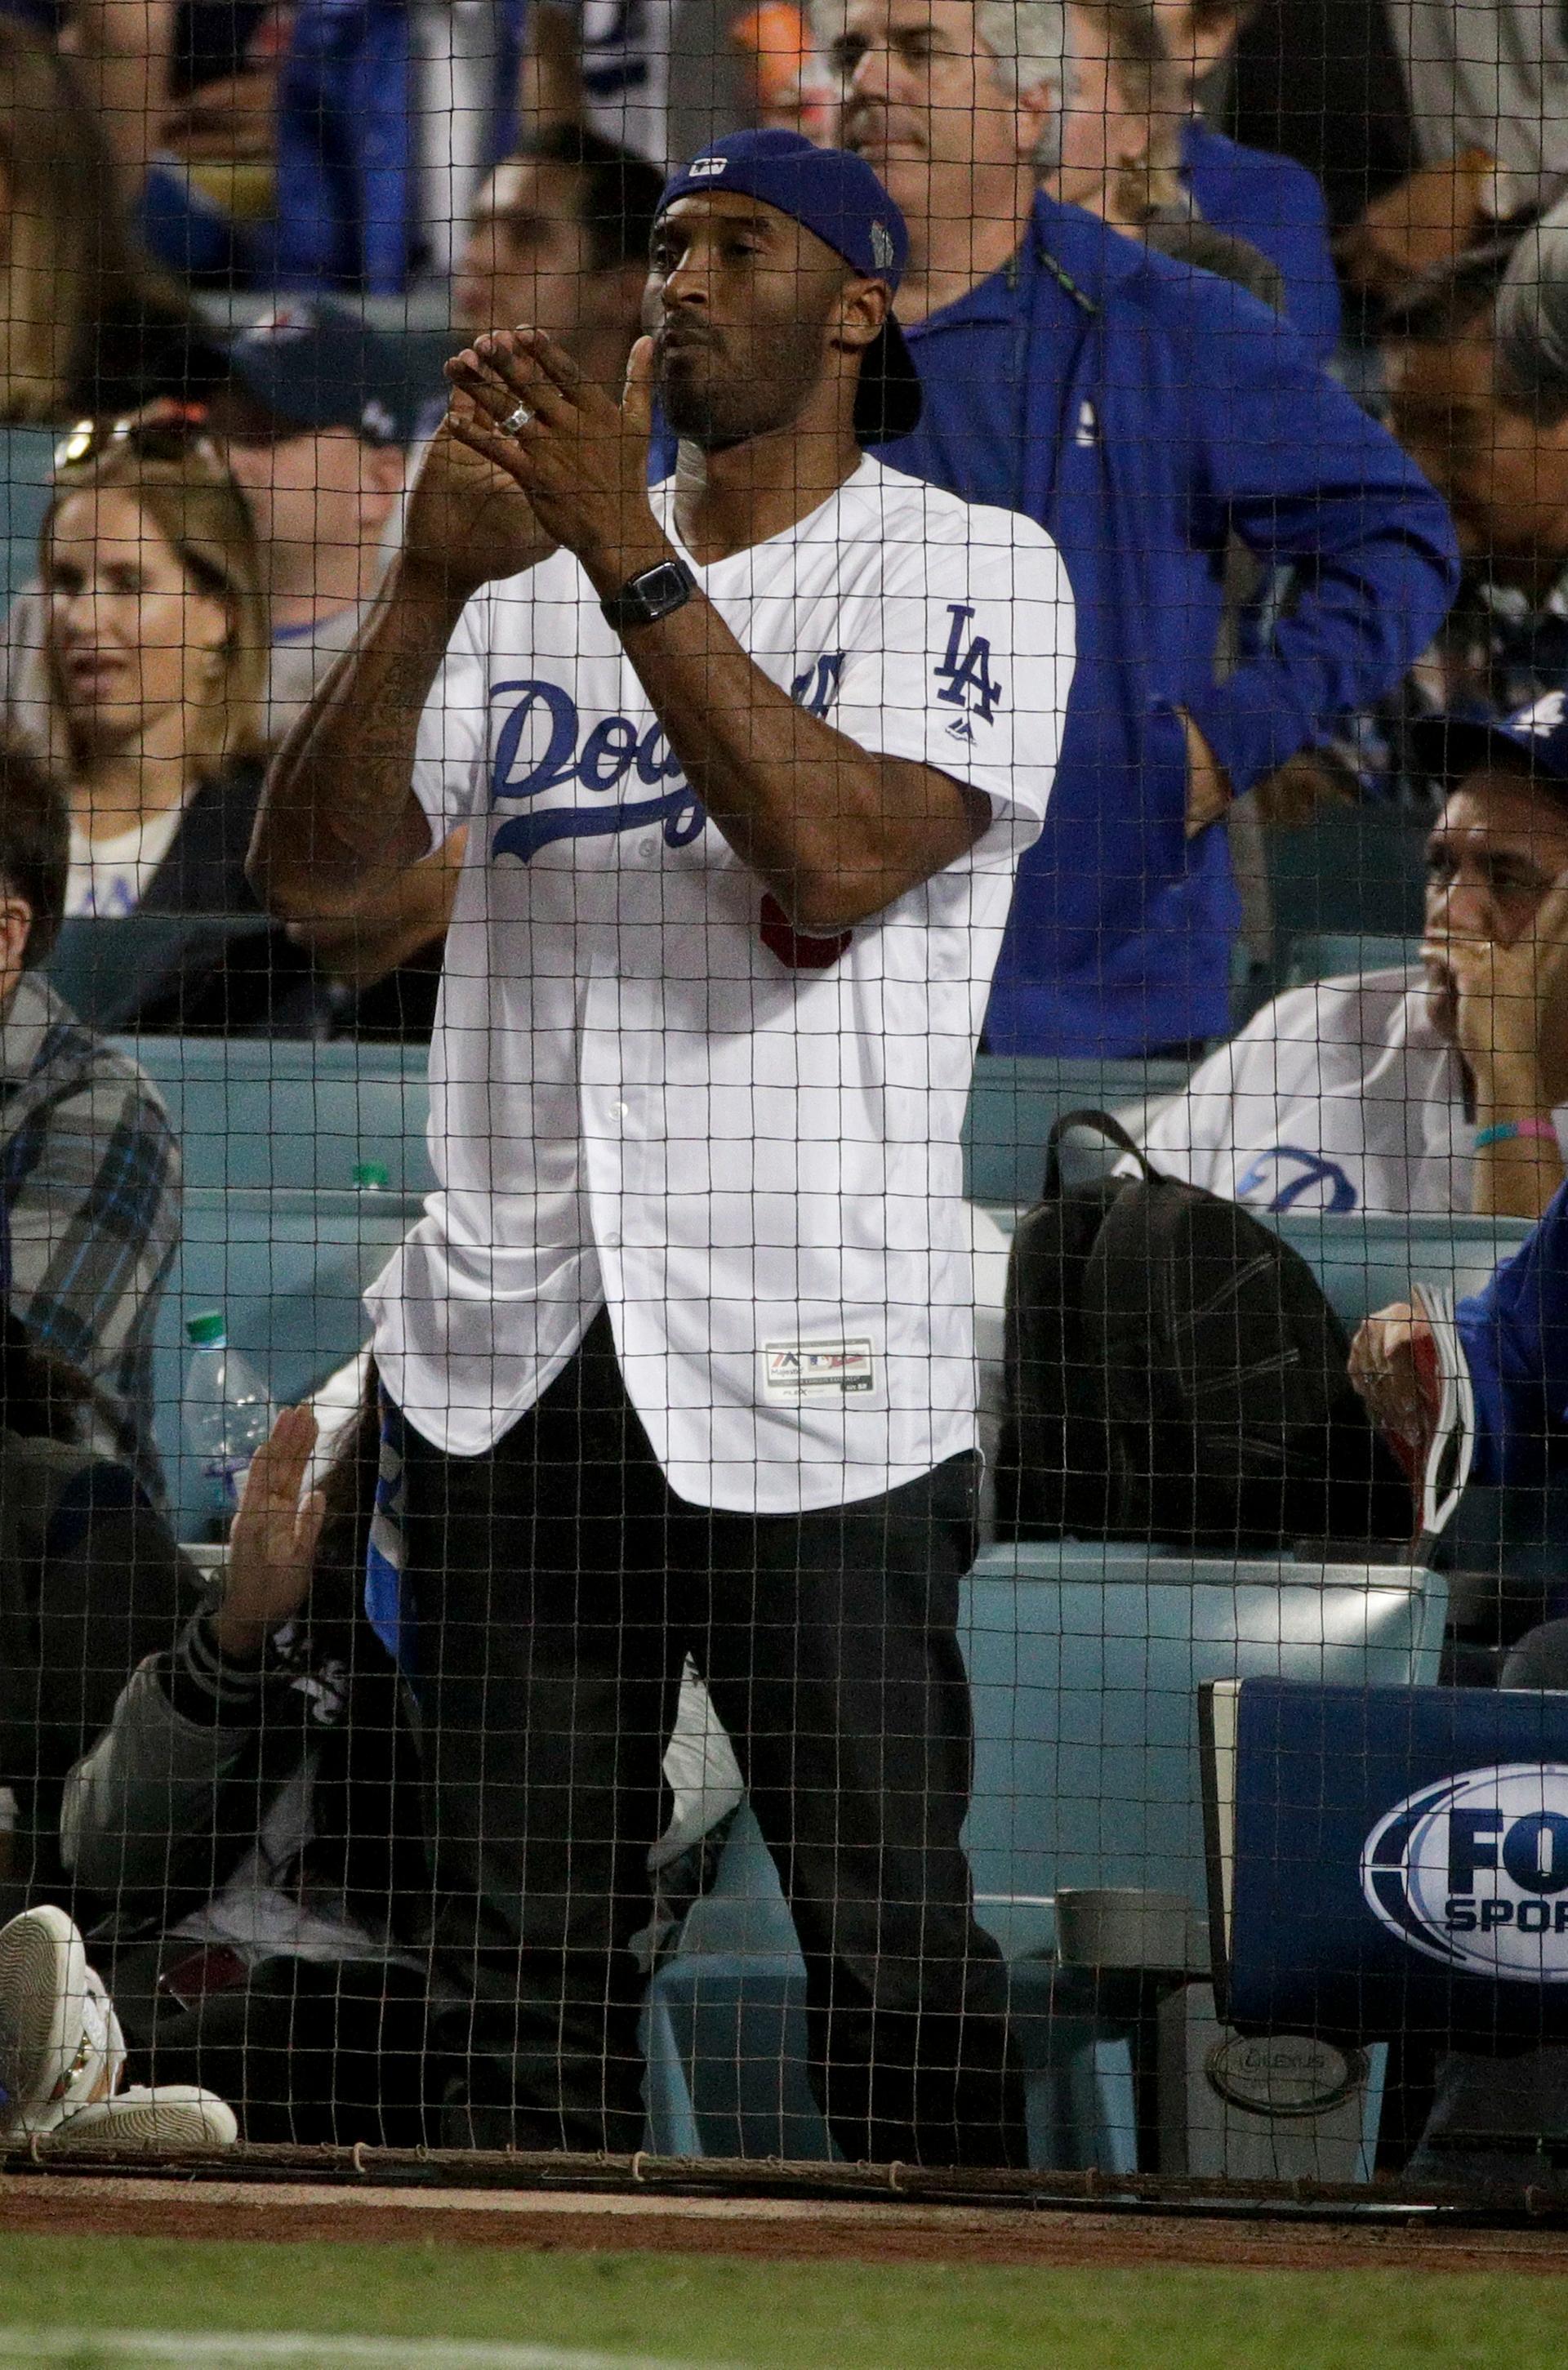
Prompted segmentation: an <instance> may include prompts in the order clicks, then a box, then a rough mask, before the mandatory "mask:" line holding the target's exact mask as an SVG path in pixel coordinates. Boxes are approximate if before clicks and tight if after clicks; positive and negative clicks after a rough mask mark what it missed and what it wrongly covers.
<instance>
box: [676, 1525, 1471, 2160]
mask: <svg viewBox="0 0 1568 2370" xmlns="http://www.w3.org/2000/svg"><path fill="white" fill-rule="evenodd" d="M1445 1609H1446V1593H1445V1589H1444V1585H1443V1582H1441V1580H1438V1579H1435V1578H1434V1577H1433V1576H1432V1575H1431V1574H1429V1573H1425V1572H1412V1571H1410V1570H1408V1569H1406V1568H1405V1567H1403V1566H1389V1567H1383V1566H1377V1567H1367V1566H1360V1565H1355V1566H1349V1565H1340V1566H1324V1565H1321V1564H1302V1565H1297V1564H1295V1563H1293V1562H1291V1561H1289V1560H1288V1559H1271V1560H1266V1561H1262V1560H1260V1561H1253V1562H1247V1563H1241V1564H1233V1563H1231V1562H1228V1561H1223V1560H1220V1559H1193V1558H1191V1557H1185V1556H1182V1555H1180V1554H1176V1553H1173V1552H1164V1551H1159V1550H1156V1551H1154V1552H1153V1553H1149V1552H1147V1551H1146V1550H1143V1549H1139V1548H1131V1547H1111V1548H1107V1547H1089V1546H1079V1545H1075V1544H1071V1543H1068V1544H1063V1545H1060V1546H1057V1545H1052V1546H1041V1547H1009V1548H992V1549H988V1550H987V1551H986V1553H985V1554H984V1555H982V1557H981V1558H980V1560H979V1562H978V1563H977V1565H976V1566H975V1569H974V1572H973V1573H972V1574H971V1575H970V1578H969V1580H968V1581H967V1582H966V1583H965V1588H964V1597H963V1615H962V1625H963V1643H964V1651H965V1654H966V1657H967V1660H968V1663H969V1670H970V1677H971V1683H972V1685H973V1688H974V1721H975V1776H974V1800H973V1804H972V1808H971V1812H970V1819H969V1825H968V1830H967V1836H966V1840H967V1844H968V1848H969V1856H970V1861H971V1865H972V1867H973V1869H974V1885H975V1896H976V1907H977V1910H978V1914H979V1916H980V1919H981V1922H982V1923H983V1924H984V1925H985V1926H986V1927H987V1929H988V1930H989V1931H990V1932H991V1933H992V1934H993V1935H994V1936H995V1937H996V1938H997V1941H998V1942H999V1943H1000V1945H1001V1948H1002V1950H1003V1953H1004V1956H1005V1957H1006V1958H1007V1959H1008V1961H1009V1968H1010V1971H1011V1983H1012V2000H1013V2022H1014V2027H1015V2031H1016V2034H1017V2038H1018V2042H1019V2046H1020V2054H1021V2055H1022V2057H1023V2061H1024V2065H1025V2068H1026V2079H1027V2090H1028V2101H1029V2123H1030V2146H1031V2157H1032V2161H1033V2162H1034V2163H1035V2164H1036V2165H1037V2166H1041V2167H1050V2166H1057V2167H1062V2168H1071V2167H1081V2166H1083V2165H1085V2164H1090V2163H1095V2164H1098V2165H1099V2166H1100V2167H1101V2169H1103V2170H1105V2171H1109V2172H1115V2171H1127V2170H1131V2169H1134V2165H1133V2160H1132V2154H1131V2149H1130V2139H1129V2135H1130V2134H1131V2132H1132V2130H1133V2123H1134V2119H1133V2112H1132V2097H1133V2091H1132V2065H1131V2056H1130V2053H1129V2050H1128V2047H1127V2043H1126V2041H1125V2039H1124V2036H1122V2035H1121V2034H1119V2033H1118V2032H1117V2031H1114V2030H1113V2029H1108V2028H1106V2027H1105V2026H1104V2025H1103V2024H1102V2023H1101V2022H1100V2021H1099V2020H1098V2019H1096V2017H1095V2015H1094V2014H1093V2012H1092V2007H1091V2004H1090V2001H1089V2000H1088V1999H1087V1997H1085V1996H1081V1990H1082V1987H1081V1986H1078V1988H1077V1989H1075V1986H1074V1985H1073V1983H1072V1981H1071V1980H1070V1978H1069V1979H1068V1980H1066V1981H1065V1982H1064V1980H1063V1977H1062V1975H1061V1974H1060V1973H1059V1971H1058V1970H1057V1969H1056V1968H1055V1965H1054V1963H1053V1961H1052V1957H1051V1952H1052V1950H1053V1947H1054V1942H1055V1916H1054V1898H1055V1892H1056V1889H1057V1887H1058V1886H1059V1885H1062V1884H1074V1883H1077V1884H1113V1885H1135V1886H1139V1887H1153V1888H1156V1889H1159V1890H1162V1891H1177V1892H1182V1891H1184V1892H1186V1893H1188V1895H1189V1897H1190V1899H1191V1900H1192V1901H1193V1904H1194V1906H1195V1907H1196V1906H1197V1905H1199V1904H1202V1902H1203V1899H1204V1864H1203V1836H1202V1818H1201V1807H1200V1793H1199V1784H1198V1765H1197V1715H1196V1689H1197V1686H1198V1685H1199V1684H1200V1682H1201V1681H1202V1680H1204V1679H1207V1678H1219V1677H1225V1676H1229V1675H1235V1674H1247V1675H1251V1674H1253V1673H1264V1672H1267V1673H1281V1672H1283V1673H1286V1674H1290V1675H1299V1676H1302V1677H1307V1676H1312V1677H1319V1676H1332V1677H1336V1678H1341V1679H1348V1680H1351V1681H1353V1682H1355V1683H1358V1684H1362V1683H1364V1684H1373V1683H1381V1684H1394V1685H1401V1684H1406V1683H1411V1684H1414V1683H1430V1682H1431V1681H1432V1680H1434V1679H1435V1676H1436V1672H1437V1656H1438V1651H1439V1648H1440V1645H1441V1640H1442V1634H1443V1623H1444V1614H1445ZM803 1999H804V1969H803V1965H802V1962H801V1957H800V1952H799V1948H798V1945H797V1944H796V1943H795V1939H794V1934H793V1929H792V1927H791V1926H790V1922H789V1912H788V1908H787V1906H786V1904H785V1903H784V1900H783V1897H782V1894H781V1893H780V1892H779V1888H778V1877H777V1875H776V1873H775V1871H774V1869H773V1864H772V1862H771V1860H770V1859H769V1858H768V1856H767V1852H766V1850H765V1848H764V1847H763V1844H762V1839H761V1836H760V1834H759V1833H758V1831H757V1829H756V1827H755V1823H754V1822H753V1821H752V1820H751V1818H750V1814H749V1813H748V1812H743V1813H742V1814H741V1816H740V1818H738V1819H737V1821H736V1823H735V1826H734V1828H733V1829H732V1833H731V1836H730V1839H729V1842H728V1843H727V1845H726V1847H725V1850H724V1854H723V1858H722V1860H721V1866H720V1871H719V1879H718V1881H717V1883H716V1884H715V1887H714V1889H713V1891H712V1892H711V1893H709V1895H708V1896H707V1898H706V1899H704V1900H703V1901H701V1902H699V1903H698V1904H697V1906H696V1907H695V1908H694V1909H693V1910H692V1912H691V1914H690V1916H689V1917H688V1918H687V1920H686V1927H685V1928H684V1929H683V1931H682V1935H681V1938H680V1942H679V1946H678V1949H677V1950H676V1952H675V1954H674V1957H673V1958H672V1959H670V1960H669V1961H667V1962H666V1963H665V1964H664V1965H663V1967H662V1968H661V1969H660V1970H659V1972H658V1973H657V1974H656V1975H655V1977H654V1979H653V1982H652V1984H651V1986H650V1990H649V2000H648V2009H647V2016H646V2021H645V2038H646V2045H647V2050H648V2058H649V2082H648V2103H649V2110H650V2123H651V2137H650V2143H649V2144H650V2146H654V2147H658V2148H661V2149H665V2150H667V2151H668V2152H671V2153H690V2152H691V2150H692V2148H693V2146H698V2147H699V2148H700V2149H701V2151H702V2152H703V2153H705V2154H713V2155H719V2154H742V2155H754V2154H755V2155H768V2154H775V2153H778V2152H780V2150H782V2149H783V2148H785V2147H786V2146H795V2147H801V2143H802V2142H804V2141H807V2140H810V2141H812V2142H813V2145H811V2146H806V2147H804V2148H803V2151H802V2152H803V2153H805V2154H807V2155H809V2156H814V2157H821V2156H824V2155H825V2154H826V2153H827V2152H828V2141H827V2134H826V2132H825V2129H824V2126H823V2124H822V2123H821V2120H820V2118H819V2117H817V2116H816V2115H815V2111H814V2108H813V2105H812V2100H811V2093H810V2089H809V2088H808V2086H807V2083H806V2078H805V2063H806V2041H805V2020H804V2009H803ZM737 2142H738V2143H739V2146H737V2145H736V2144H737Z"/></svg>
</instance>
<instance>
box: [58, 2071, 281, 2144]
mask: <svg viewBox="0 0 1568 2370" xmlns="http://www.w3.org/2000/svg"><path fill="white" fill-rule="evenodd" d="M238 2137H239V2125H238V2123H236V2120H235V2113H234V2109H233V2108H232V2107H229V2106H225V2103H224V2101H223V2100H222V2099H220V2098H219V2097H218V2096H217V2095H216V2093H215V2092H213V2091H212V2090H197V2089H193V2088H191V2087H190V2084H189V2083H183V2082H165V2083H161V2084H160V2085H159V2086H158V2087H157V2088H156V2089H152V2090H144V2089H140V2088H136V2087H135V2086H134V2085H133V2086H132V2087H131V2088H129V2089H124V2090H121V2091H119V2092H118V2093H117V2094H116V2095H115V2097H113V2098H112V2099H95V2100H93V2102H92V2104H91V2105H90V2106H86V2107H77V2108H76V2109H75V2111H73V2112H72V2113H70V2114H68V2115H67V2116H66V2117H65V2118H64V2120H63V2122H62V2123H60V2124H59V2126H58V2127H57V2129H56V2131H55V2133H54V2145H55V2146H56V2147H69V2146H72V2145H73V2143H74V2142H75V2141H77V2140H90V2141H93V2142H94V2143H95V2144H96V2145H98V2146H101V2147H112V2146H120V2147H156V2148H202V2147H233V2146H234V2144H235V2142H236V2140H237V2139H238Z"/></svg>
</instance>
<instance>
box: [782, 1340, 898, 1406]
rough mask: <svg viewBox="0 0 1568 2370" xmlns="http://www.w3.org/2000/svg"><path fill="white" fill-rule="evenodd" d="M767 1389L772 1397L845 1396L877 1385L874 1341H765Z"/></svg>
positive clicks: (810, 1397) (815, 1397)
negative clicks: (872, 1350)
mask: <svg viewBox="0 0 1568 2370" xmlns="http://www.w3.org/2000/svg"><path fill="white" fill-rule="evenodd" d="M762 1380H763V1388H764V1389H765V1390H766V1391H767V1396H768V1398H775V1399H820V1398H844V1397H847V1395H848V1393H849V1392H851V1391H869V1390H870V1389H872V1388H873V1387H874V1386H875V1381H876V1360H875V1358H874V1356H873V1355H872V1352H871V1345H870V1341H864V1340H862V1341H765V1342H764V1343H763V1345H762Z"/></svg>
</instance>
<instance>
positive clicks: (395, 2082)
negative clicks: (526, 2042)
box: [91, 1939, 442, 2147]
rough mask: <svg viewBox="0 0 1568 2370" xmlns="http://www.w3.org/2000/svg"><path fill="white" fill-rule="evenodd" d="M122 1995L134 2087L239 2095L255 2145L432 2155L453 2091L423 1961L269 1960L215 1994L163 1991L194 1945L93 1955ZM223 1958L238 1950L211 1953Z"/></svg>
mask: <svg viewBox="0 0 1568 2370" xmlns="http://www.w3.org/2000/svg"><path fill="white" fill-rule="evenodd" d="M91 1955H92V1956H93V1958H94V1959H95V1961H96V1962H97V1963H98V1964H99V1965H100V1966H101V1968H102V1971H103V1973H104V1976H105V1979H106V1981H107V1982H108V1984H109V1986H110V1991H111V1993H112V1994H113V1997H114V2005H115V2008H116V2010H117V2012H118V2014H119V2017H120V2021H121V2026H122V2028H123V2030H124V2033H125V2041H126V2047H127V2051H128V2056H127V2063H126V2078H127V2079H128V2080H129V2081H132V2082H197V2083H202V2084H204V2085H205V2087H206V2088H208V2089H209V2090H215V2091H216V2092H217V2093H218V2095H219V2097H220V2098H223V2099H226V2100H227V2101H228V2103H229V2105H230V2106H231V2107H232V2108H233V2109H234V2111H235V2112H236V2115H237V2116H238V2117H239V2127H240V2132H241V2134H242V2136H243V2137H244V2138H246V2139H248V2140H271V2141H276V2142H283V2143H291V2144H293V2145H294V2146H299V2147H307V2146H340V2147H352V2146H353V2144H354V2142H355V2141H356V2140H363V2141H364V2142H365V2143H366V2144H367V2145H368V2146H374V2147H383V2146H384V2147H420V2146H423V2145H425V2143H426V2142H428V2141H432V2140H433V2139H435V2138H436V2137H437V2132H436V2129H435V2117H434V2114H433V2113H432V2115H431V2116H430V2117H428V2118H427V2114H426V2102H427V2100H428V2101H430V2102H431V2103H432V2107H433V2104H434V2101H435V2100H437V2099H438V2098H439V2095H440V2091H441V2088H442V2069H441V2066H440V2061H439V2059H438V2058H437V2057H436V2056H434V2055H433V2054H432V2049H431V2045H430V2035H429V2029H428V2028H429V2012H430V2004H429V1996H428V1994H429V1986H428V1982H427V1979H426V1977H425V1975H424V1973H422V1972H421V1970H419V1969H417V1968H414V1967H406V1966H402V1965H397V1964H395V1965H390V1966H386V1965H383V1964H381V1963H380V1962H378V1961H375V1960H369V1959H335V1960H329V1961H317V1960H310V1959H294V1958H282V1957H280V1958H272V1959H264V1960H262V1961H261V1962H260V1963H259V1965H258V1966H255V1967H252V1968H251V1969H249V1971H248V1973H244V1974H243V1975H242V1976H241V1977H240V1978H239V1980H237V1981H236V1982H234V1983H233V1984H226V1985H223V1986H222V1987H221V1988H218V1989H215V1990H213V1991H210V1992H209V1993H207V1994H206V1995H205V1996H187V1997H181V1996H171V1995H170V1994H169V1993H167V1992H165V1991H162V1990H160V1989H159V1988H158V1977H159V1975H160V1974H161V1973H163V1972H164V1971H165V1970H166V1969H167V1970H169V1971H171V1972H172V1973H173V1975H174V1977H175V1980H176V1981H179V1979H180V1977H181V1975H182V1973H183V1972H184V1971H186V1970H188V1969H189V1968H190V1965H191V1964H192V1962H200V1961H201V1959H202V1957H203V1955H204V1954H203V1953H202V1951H201V1950H200V1949H199V1947H198V1946H197V1945H195V1944H193V1943H190V1942H188V1941H179V1940H178V1939H176V1940H169V1941H165V1942H161V1943H152V1944H135V1943H133V1944H132V1945H131V1946H130V1947H129V1948H128V1949H126V1950H121V1951H120V1952H118V1953H117V1954H115V1956H114V1957H113V1959H112V1961H110V1960H109V1959H107V1958H99V1956H98V1953H97V1952H96V1951H94V1952H92V1953H91ZM211 1955H212V1956H213V1958H215V1959H217V1960H219V1961H222V1960H225V1959H226V1958H227V1957H228V1955H229V1954H228V1953H226V1952H225V1951H221V1950H220V1951H217V1952H215V1953H213V1954H211Z"/></svg>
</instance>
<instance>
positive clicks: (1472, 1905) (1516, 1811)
mask: <svg viewBox="0 0 1568 2370" xmlns="http://www.w3.org/2000/svg"><path fill="white" fill-rule="evenodd" d="M1361 1889H1362V1893H1363V1895H1364V1896H1365V1899H1366V1905H1367V1907H1368V1908H1369V1909H1370V1910H1371V1912H1372V1914H1373V1916H1375V1917H1376V1918H1377V1919H1378V1922H1379V1924H1381V1925H1383V1926H1385V1927H1387V1928H1388V1930H1389V1933H1390V1934H1392V1935H1394V1936H1395V1937H1396V1938H1397V1939H1399V1940H1400V1941H1401V1942H1404V1943H1407V1944H1408V1945H1409V1947H1410V1948H1411V1949H1412V1950H1419V1951H1420V1952H1421V1954H1422V1956H1423V1957H1424V1958H1427V1959H1437V1960H1440V1961H1441V1962H1442V1963H1443V1964H1444V1965H1445V1966H1448V1967H1453V1968H1455V1969H1456V1970H1460V1971H1464V1972H1467V1973H1476V1974H1482V1975H1486V1976H1489V1977H1491V1978H1492V1979H1493V1981H1497V1982H1505V1983H1506V1982H1513V1983H1529V1984H1562V1983H1568V1767H1565V1766H1563V1765H1562V1763H1559V1762H1532V1761H1516V1762H1506V1763H1504V1764H1502V1765H1501V1766H1498V1767H1495V1768H1490V1769H1465V1770H1461V1771H1460V1772H1459V1774H1458V1776H1457V1777H1449V1778H1446V1779H1445V1780H1444V1782H1443V1783H1442V1784H1441V1785H1439V1786H1426V1787H1423V1789H1421V1791H1420V1792H1419V1793H1415V1794H1411V1795H1408V1796H1407V1797H1406V1799H1405V1800H1404V1801H1402V1802H1400V1803H1397V1804H1396V1805H1395V1807H1394V1809H1393V1810H1391V1811H1389V1812H1388V1813H1387V1814H1386V1816H1384V1817H1383V1818H1381V1819H1379V1820H1378V1824H1377V1825H1376V1826H1375V1827H1374V1828H1373V1830H1372V1832H1371V1834H1370V1835H1368V1836H1367V1838H1366V1844H1365V1846H1364V1847H1363V1848H1362V1854H1361Z"/></svg>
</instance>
